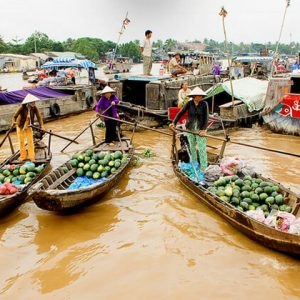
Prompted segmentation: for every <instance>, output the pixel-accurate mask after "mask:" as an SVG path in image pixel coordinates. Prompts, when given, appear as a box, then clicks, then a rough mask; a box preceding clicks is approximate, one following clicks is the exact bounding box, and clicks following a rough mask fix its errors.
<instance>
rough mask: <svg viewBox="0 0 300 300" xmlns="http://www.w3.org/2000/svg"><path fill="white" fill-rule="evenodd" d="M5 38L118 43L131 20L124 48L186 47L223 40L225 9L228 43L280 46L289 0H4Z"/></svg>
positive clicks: (0, 25) (291, 14)
mask: <svg viewBox="0 0 300 300" xmlns="http://www.w3.org/2000/svg"><path fill="white" fill-rule="evenodd" d="M1 4H2V5H1V18H0V35H1V36H2V37H3V38H4V40H5V41H10V40H11V39H12V38H14V37H16V36H18V38H22V39H26V37H28V36H29V35H30V34H31V33H32V32H34V31H35V30H38V31H41V32H45V33H47V34H48V35H49V37H50V38H52V39H55V40H60V41H62V40H65V39H67V38H68V37H71V38H78V37H87V36H90V37H98V38H102V39H104V40H108V39H109V40H113V41H116V39H117V36H118V31H119V29H120V26H121V22H122V20H123V18H124V16H125V14H126V12H127V11H128V12H129V19H130V20H131V23H130V25H129V26H128V28H127V30H126V32H125V34H124V35H123V36H122V39H121V42H127V41H129V40H133V39H141V38H142V37H143V34H144V31H145V30H146V29H151V30H152V31H153V39H154V40H157V39H163V40H165V39H167V38H173V39H177V40H180V41H185V40H194V39H199V40H203V39H204V38H205V37H207V38H212V39H216V40H219V41H220V40H223V38H224V37H223V31H222V24H221V17H220V16H219V15H218V13H219V11H220V8H221V6H223V5H224V6H225V8H226V10H227V11H228V16H227V18H226V26H227V31H228V39H229V40H231V41H233V42H241V41H243V42H250V41H253V42H267V41H271V42H274V41H276V40H277V39H278V35H279V30H280V25H281V21H282V17H283V12H284V8H285V4H286V0H180V1H178V0H132V1H129V0H50V1H41V0H1ZM299 12H300V0H291V6H290V7H289V9H288V14H287V19H286V22H285V27H284V31H283V35H282V41H283V42H286V43H289V42H290V41H291V40H292V41H296V42H297V41H298V42H299V41H300V30H299V29H298V28H299V25H298V24H299Z"/></svg>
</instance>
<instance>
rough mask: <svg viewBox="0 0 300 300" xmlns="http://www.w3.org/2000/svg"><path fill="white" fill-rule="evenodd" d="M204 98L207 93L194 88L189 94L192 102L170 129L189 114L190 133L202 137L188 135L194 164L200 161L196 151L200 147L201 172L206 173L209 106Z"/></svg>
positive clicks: (179, 114) (188, 103)
mask: <svg viewBox="0 0 300 300" xmlns="http://www.w3.org/2000/svg"><path fill="white" fill-rule="evenodd" d="M203 96H206V93H205V92H204V91H203V90H202V89H200V88H199V87H196V88H194V89H193V90H192V92H191V93H190V94H189V97H192V100H190V101H188V102H187V103H186V104H185V105H184V106H183V108H182V109H181V110H180V112H179V113H178V114H177V116H176V117H175V119H174V121H173V123H171V124H170V128H174V127H175V126H176V124H177V122H178V121H179V120H180V118H181V117H182V116H183V115H184V114H185V112H188V122H187V124H186V128H187V129H188V130H190V131H194V132H198V133H199V134H200V135H201V136H199V135H194V134H191V133H189V134H188V141H189V146H190V152H191V156H192V157H191V159H192V163H196V162H197V161H198V160H197V149H196V148H197V146H198V153H199V159H200V168H201V171H204V170H205V169H206V168H207V153H206V138H205V134H206V128H207V124H208V104H207V102H206V101H203Z"/></svg>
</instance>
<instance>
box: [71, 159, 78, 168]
mask: <svg viewBox="0 0 300 300" xmlns="http://www.w3.org/2000/svg"><path fill="white" fill-rule="evenodd" d="M70 164H71V166H72V167H73V168H76V167H77V166H78V160H77V159H72V160H71V161H70Z"/></svg>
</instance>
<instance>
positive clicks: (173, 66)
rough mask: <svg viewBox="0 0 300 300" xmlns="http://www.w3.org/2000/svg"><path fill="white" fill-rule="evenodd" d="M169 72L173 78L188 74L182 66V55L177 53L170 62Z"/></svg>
mask: <svg viewBox="0 0 300 300" xmlns="http://www.w3.org/2000/svg"><path fill="white" fill-rule="evenodd" d="M169 71H170V73H171V75H172V77H177V75H179V74H185V73H186V72H187V70H186V69H185V68H184V67H182V66H181V65H180V53H175V55H174V57H173V58H172V59H171V60H170V62H169Z"/></svg>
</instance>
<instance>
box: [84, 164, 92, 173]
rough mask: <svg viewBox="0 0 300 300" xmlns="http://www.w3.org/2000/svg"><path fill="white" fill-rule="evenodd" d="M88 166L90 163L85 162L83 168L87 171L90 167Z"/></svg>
mask: <svg viewBox="0 0 300 300" xmlns="http://www.w3.org/2000/svg"><path fill="white" fill-rule="evenodd" d="M90 167H91V166H90V164H85V165H84V167H83V170H84V171H88V170H89V169H90Z"/></svg>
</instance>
